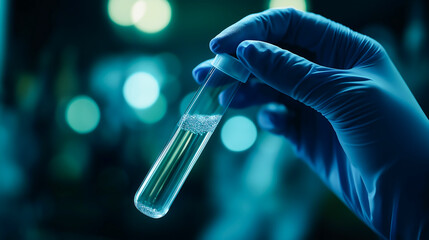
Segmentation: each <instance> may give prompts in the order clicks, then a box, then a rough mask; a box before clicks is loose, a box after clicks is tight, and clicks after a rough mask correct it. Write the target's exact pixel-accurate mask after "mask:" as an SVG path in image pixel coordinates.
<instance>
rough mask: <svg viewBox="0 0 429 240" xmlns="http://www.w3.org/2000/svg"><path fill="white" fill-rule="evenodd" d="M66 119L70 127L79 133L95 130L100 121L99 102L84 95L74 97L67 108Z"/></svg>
mask: <svg viewBox="0 0 429 240" xmlns="http://www.w3.org/2000/svg"><path fill="white" fill-rule="evenodd" d="M66 121H67V124H68V125H69V126H70V128H71V129H73V130H74V131H76V132H78V133H81V134H84V133H89V132H91V131H93V130H94V129H95V128H96V127H97V125H98V123H99V122H100V110H99V108H98V106H97V103H96V102H95V101H94V100H92V98H90V97H88V96H84V95H81V96H77V97H75V98H73V99H72V100H71V101H70V102H69V104H68V106H67V108H66Z"/></svg>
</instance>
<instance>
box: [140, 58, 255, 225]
mask: <svg viewBox="0 0 429 240" xmlns="http://www.w3.org/2000/svg"><path fill="white" fill-rule="evenodd" d="M212 65H213V67H212V68H211V70H210V72H209V73H208V75H207V77H206V80H205V83H204V84H203V85H202V86H201V87H200V88H199V90H198V91H197V93H196V94H195V96H194V97H193V99H192V101H191V103H190V104H189V106H188V108H187V110H186V112H185V113H184V114H183V115H182V117H181V119H180V120H179V122H178V124H177V127H176V130H175V131H174V134H173V136H172V137H171V139H170V140H169V142H168V143H167V145H166V146H165V148H164V150H163V151H162V152H161V154H160V155H159V157H158V159H157V160H156V162H155V164H154V165H153V166H152V168H151V169H150V170H149V173H148V174H147V176H146V178H145V179H144V180H143V183H142V184H141V186H140V187H139V189H138V190H137V193H136V195H135V197H134V204H135V206H136V207H137V209H138V210H139V211H141V212H142V213H144V214H145V215H147V216H149V217H152V218H160V217H163V216H164V215H165V214H166V213H167V212H168V210H169V209H170V206H171V204H172V203H173V201H174V199H175V198H176V196H177V194H178V192H179V190H180V188H181V187H182V185H183V183H184V182H185V180H186V177H187V176H188V174H189V172H190V171H191V169H192V167H193V166H194V164H195V162H196V161H197V159H198V157H199V156H200V154H201V152H202V151H203V149H204V147H205V146H206V144H207V142H208V140H209V139H210V137H211V135H212V134H213V132H214V130H215V129H216V127H217V125H218V124H219V122H220V120H221V118H222V116H223V115H224V114H225V111H226V109H227V108H228V105H229V103H230V102H231V100H232V99H233V97H234V94H235V92H236V91H237V89H238V87H239V86H240V85H241V84H243V83H245V82H246V81H247V79H248V78H249V75H250V73H249V71H248V70H247V69H246V68H245V67H244V66H243V65H242V64H241V63H240V62H239V61H238V60H237V59H235V58H234V57H231V56H229V55H227V54H218V55H216V57H215V59H214V60H213V62H212ZM220 94H222V99H223V102H222V104H221V103H220V101H219V100H220V97H219V96H220ZM225 100H226V101H225Z"/></svg>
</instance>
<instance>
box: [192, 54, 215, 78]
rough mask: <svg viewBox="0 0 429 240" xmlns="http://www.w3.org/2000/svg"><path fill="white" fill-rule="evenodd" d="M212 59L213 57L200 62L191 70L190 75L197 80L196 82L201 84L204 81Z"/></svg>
mask: <svg viewBox="0 0 429 240" xmlns="http://www.w3.org/2000/svg"><path fill="white" fill-rule="evenodd" d="M212 60H213V59H209V60H206V61H204V62H202V63H200V64H198V66H196V67H195V68H194V69H193V70H192V76H193V77H194V79H195V80H196V81H197V83H199V84H202V83H203V82H204V80H205V78H206V76H207V74H208V73H209V71H210V69H211V67H212V65H211V62H212Z"/></svg>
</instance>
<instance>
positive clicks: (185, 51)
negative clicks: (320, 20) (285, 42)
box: [0, 0, 429, 239]
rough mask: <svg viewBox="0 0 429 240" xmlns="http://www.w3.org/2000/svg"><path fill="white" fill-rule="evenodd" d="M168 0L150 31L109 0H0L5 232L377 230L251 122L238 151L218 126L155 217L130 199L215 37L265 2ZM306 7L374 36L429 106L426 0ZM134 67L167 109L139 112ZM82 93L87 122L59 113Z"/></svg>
mask: <svg viewBox="0 0 429 240" xmlns="http://www.w3.org/2000/svg"><path fill="white" fill-rule="evenodd" d="M124 1H125V0H124ZM169 2H170V4H171V11H172V17H171V21H170V23H169V25H168V26H167V27H166V28H165V29H163V30H162V31H160V32H158V33H153V34H148V33H144V32H142V31H139V30H138V29H137V28H136V27H134V26H120V25H118V24H116V23H115V22H114V21H112V19H111V17H110V16H109V14H108V4H109V0H91V1H79V0H60V1H58V0H39V1H31V0H28V1H20V0H13V1H7V0H0V16H1V17H0V74H1V80H0V99H1V101H0V239H377V236H376V235H375V234H374V233H372V232H371V230H370V229H369V228H368V227H367V226H365V225H364V224H363V223H362V222H360V220H358V219H357V218H356V217H355V216H354V215H353V214H352V213H351V212H350V211H349V210H348V209H347V208H346V207H345V206H344V205H343V204H342V203H341V201H340V200H338V199H337V198H336V197H335V196H334V195H333V194H332V193H330V192H329V191H328V190H327V189H326V188H325V187H324V186H323V184H322V183H321V182H320V180H319V179H318V178H317V176H316V175H315V174H314V173H312V172H311V171H310V170H309V169H308V167H307V166H306V165H305V164H303V163H302V162H301V161H299V159H296V157H295V156H294V154H293V151H292V148H291V146H290V144H289V143H288V142H287V140H285V139H282V138H281V137H278V136H274V135H271V134H269V133H266V132H263V131H262V130H260V129H258V137H257V140H256V141H255V142H254V144H252V146H251V147H250V148H249V149H247V150H245V151H240V152H233V151H230V150H229V149H228V148H227V147H226V145H225V144H224V143H223V142H222V138H221V134H220V130H218V131H217V132H215V133H214V135H213V137H212V139H211V141H210V142H209V144H208V146H207V147H206V150H205V151H204V152H203V154H202V156H201V157H200V159H199V161H198V163H197V164H196V165H195V167H194V169H193V171H192V173H191V174H190V176H189V178H188V180H187V181H186V183H185V185H184V187H183V188H182V190H181V192H180V193H179V195H178V197H177V199H176V200H175V202H174V204H173V206H172V208H171V209H170V212H169V213H168V214H167V215H166V216H165V217H164V218H161V219H156V220H154V219H151V218H149V217H146V216H144V215H143V214H141V213H140V212H139V211H138V210H137V209H136V208H135V207H134V205H133V197H134V194H135V191H136V190H137V188H138V187H139V185H140V183H141V181H142V180H143V178H144V176H145V175H146V173H147V171H148V170H149V168H150V166H151V165H152V163H153V162H154V161H155V160H156V157H157V156H158V154H159V153H160V152H161V150H162V148H163V146H164V144H165V143H166V141H167V140H168V138H169V136H170V135H171V133H172V131H173V129H174V127H175V124H176V122H177V121H178V120H179V118H180V114H181V111H180V105H181V104H182V105H186V101H189V97H188V98H187V99H188V100H186V99H185V100H183V99H184V97H185V96H187V95H189V94H190V93H192V92H193V91H195V90H196V89H197V88H198V86H197V84H196V83H195V82H194V81H193V79H192V75H191V70H192V68H193V67H194V66H196V65H197V64H198V63H199V62H201V61H203V60H205V59H207V58H211V57H213V54H212V53H211V52H210V50H209V48H208V43H209V41H210V39H211V38H213V37H214V36H215V35H216V34H217V33H219V32H220V31H221V30H223V29H224V28H225V27H227V26H229V25H231V24H232V23H234V22H236V21H238V20H239V19H241V18H242V17H244V16H246V15H248V14H250V13H255V12H260V11H263V10H265V9H267V8H268V6H269V1H268V0H263V1H262V0H261V1H256V0H254V1H244V0H236V1H231V0H216V1H215V0H199V1H196V0H180V1H179V0H171V1H169ZM293 2H294V1H285V4H284V6H288V4H291V3H292V4H293ZM307 10H308V11H311V12H315V13H319V14H322V15H323V16H325V17H328V18H330V19H333V20H335V21H338V22H340V23H342V24H344V25H347V26H349V27H351V28H352V29H354V30H357V31H360V32H362V33H364V34H367V35H369V36H371V37H373V38H375V39H376V40H378V41H379V42H380V43H381V44H383V46H384V47H385V48H386V50H387V52H388V53H389V55H390V57H391V58H392V60H393V61H394V63H395V64H396V66H397V68H398V69H399V71H400V72H401V74H402V76H403V77H404V79H405V80H406V81H407V83H408V85H409V87H410V88H411V90H412V91H413V93H414V94H415V96H416V98H417V100H418V101H419V103H420V105H421V106H422V108H423V110H424V111H425V113H426V114H428V113H429V98H428V94H427V93H428V92H429V67H428V66H429V48H428V43H429V41H428V39H429V38H428V28H429V24H428V23H429V22H428V3H427V1H418V0H413V1H405V0H371V1H370V0H359V1H357V0H349V1H342V0H317V1H307ZM154 21H156V20H154ZM139 71H149V72H150V71H153V72H154V77H155V78H156V80H158V81H159V84H160V88H161V93H162V94H163V96H164V97H165V101H164V103H165V104H164V107H165V106H166V109H167V110H166V111H165V109H164V110H162V109H161V108H159V109H155V108H153V109H152V110H150V109H149V110H148V111H149V112H148V113H144V112H143V113H142V114H143V115H144V114H146V115H145V116H147V115H149V116H153V114H154V113H153V112H150V111H155V112H156V111H158V112H159V111H163V112H162V115H161V116H160V117H159V118H160V119H159V120H157V121H155V120H152V121H153V122H147V121H146V122H145V121H141V120H140V118H139V117H138V114H137V112H138V111H137V110H135V109H133V108H132V107H131V106H130V105H128V104H127V102H126V101H125V99H124V96H123V85H124V83H125V81H126V79H128V77H129V76H130V75H132V74H133V73H135V72H139ZM82 95H84V96H88V97H90V98H91V99H92V100H93V101H94V102H95V103H96V104H97V106H98V108H99V116H100V120H99V122H98V124H96V125H95V128H94V129H93V130H92V131H89V132H88V133H78V132H76V131H74V130H73V128H71V127H70V125H69V123H68V122H67V121H66V114H67V109H68V107H69V106H70V103H71V102H72V101H73V99H75V97H76V96H82ZM182 101H183V102H184V103H181V102H182ZM182 108H183V107H182ZM160 109H161V110H160ZM257 110H258V108H256V107H254V108H250V109H245V110H240V111H239V110H230V111H229V112H228V113H227V115H226V116H225V119H224V120H223V121H222V123H221V124H220V126H219V127H218V129H221V128H222V127H223V124H224V123H225V122H227V121H228V120H229V119H231V118H232V117H234V116H236V115H241V116H245V117H247V118H248V119H250V120H252V121H253V122H255V115H256V112H257ZM90 115H91V114H90ZM75 117H76V118H78V119H79V118H82V119H83V120H84V121H86V120H88V119H89V117H88V116H87V115H82V116H81V115H77V116H75ZM87 118H88V119H87ZM90 120H91V119H90ZM90 120H88V121H90ZM404 124H407V123H404ZM237 141H240V139H237ZM267 149H269V151H268V153H267Z"/></svg>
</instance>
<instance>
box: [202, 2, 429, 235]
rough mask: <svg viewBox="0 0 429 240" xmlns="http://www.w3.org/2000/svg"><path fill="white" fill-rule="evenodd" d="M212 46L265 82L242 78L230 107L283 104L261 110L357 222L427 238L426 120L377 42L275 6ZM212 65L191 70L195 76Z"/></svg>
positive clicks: (262, 119)
mask: <svg viewBox="0 0 429 240" xmlns="http://www.w3.org/2000/svg"><path fill="white" fill-rule="evenodd" d="M210 47H211V50H212V51H213V52H214V53H228V54H231V55H236V56H237V57H238V58H239V60H240V61H241V62H242V63H243V64H244V65H245V66H246V67H247V68H248V69H249V70H250V71H251V72H252V73H253V75H254V76H255V77H256V78H257V79H259V80H260V81H261V82H262V83H261V82H259V83H258V82H250V83H249V84H246V85H244V86H243V87H242V88H241V89H240V90H239V92H238V93H237V95H236V97H235V99H234V101H233V102H232V103H231V107H236V108H240V107H247V106H251V105H256V104H263V103H268V102H273V101H275V102H278V103H281V104H283V105H284V106H286V108H285V107H268V108H263V109H262V110H261V111H260V113H259V115H258V120H259V124H260V125H261V127H262V128H265V129H267V130H270V131H272V132H275V133H278V134H282V135H284V136H285V137H287V138H288V139H289V140H290V141H291V142H292V143H293V144H294V146H295V147H296V152H297V154H298V156H299V157H301V158H302V159H303V160H304V161H306V162H307V163H308V165H309V166H310V167H311V168H312V169H313V170H314V171H315V172H316V173H317V174H318V175H320V177H321V178H322V180H323V181H324V182H325V183H326V184H327V185H328V186H329V187H330V189H331V190H332V191H333V192H334V193H335V194H336V195H338V197H339V198H340V199H342V201H343V202H344V203H345V204H346V205H347V206H348V207H349V208H350V209H351V210H352V211H353V212H354V213H355V214H356V215H357V216H358V217H359V218H360V219H362V220H363V221H364V222H365V223H366V224H367V225H368V226H369V227H371V228H372V229H373V230H374V231H375V232H377V233H378V234H379V235H381V236H383V237H385V238H390V239H418V238H421V239H429V222H428V221H429V219H428V218H429V150H428V149H429V121H428V118H427V117H426V116H425V114H424V113H423V111H422V109H421V108H420V106H419V105H418V103H417V101H416V100H415V98H414V96H413V95H412V93H411V92H410V90H409V89H408V87H407V85H406V84H405V82H404V80H403V79H402V77H401V75H400V74H399V73H398V71H397V70H396V68H395V66H394V65H393V63H392V62H391V60H390V59H389V57H388V55H387V53H386V52H385V50H384V49H383V47H382V46H381V45H380V44H379V43H377V42H376V41H374V40H373V39H371V38H369V37H367V36H364V35H361V34H359V33H357V32H354V31H352V30H350V29H349V28H347V27H345V26H342V25H340V24H338V23H335V22H333V21H330V20H328V19H326V18H324V17H321V16H319V15H316V14H311V13H304V12H300V11H297V10H294V9H276V10H268V11H265V12H262V13H259V14H253V15H249V16H247V17H245V18H244V19H242V20H241V21H239V22H237V23H236V24H234V25H232V26H230V27H228V28H227V29H225V30H224V31H223V32H221V33H220V34H219V35H218V36H216V37H215V38H214V39H213V40H212V41H211V43H210ZM291 47H292V48H294V49H300V50H299V51H295V52H291V51H288V50H287V49H291ZM304 53H305V54H306V58H304V57H303V56H304V55H303V54H304ZM298 54H301V56H300V55H298ZM209 67H210V66H209V62H208V61H206V62H204V63H202V64H200V65H199V66H198V67H197V68H196V69H194V72H193V73H194V77H195V78H196V79H197V81H199V82H201V81H202V79H203V78H204V76H205V75H206V73H207V71H208V68H209Z"/></svg>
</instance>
